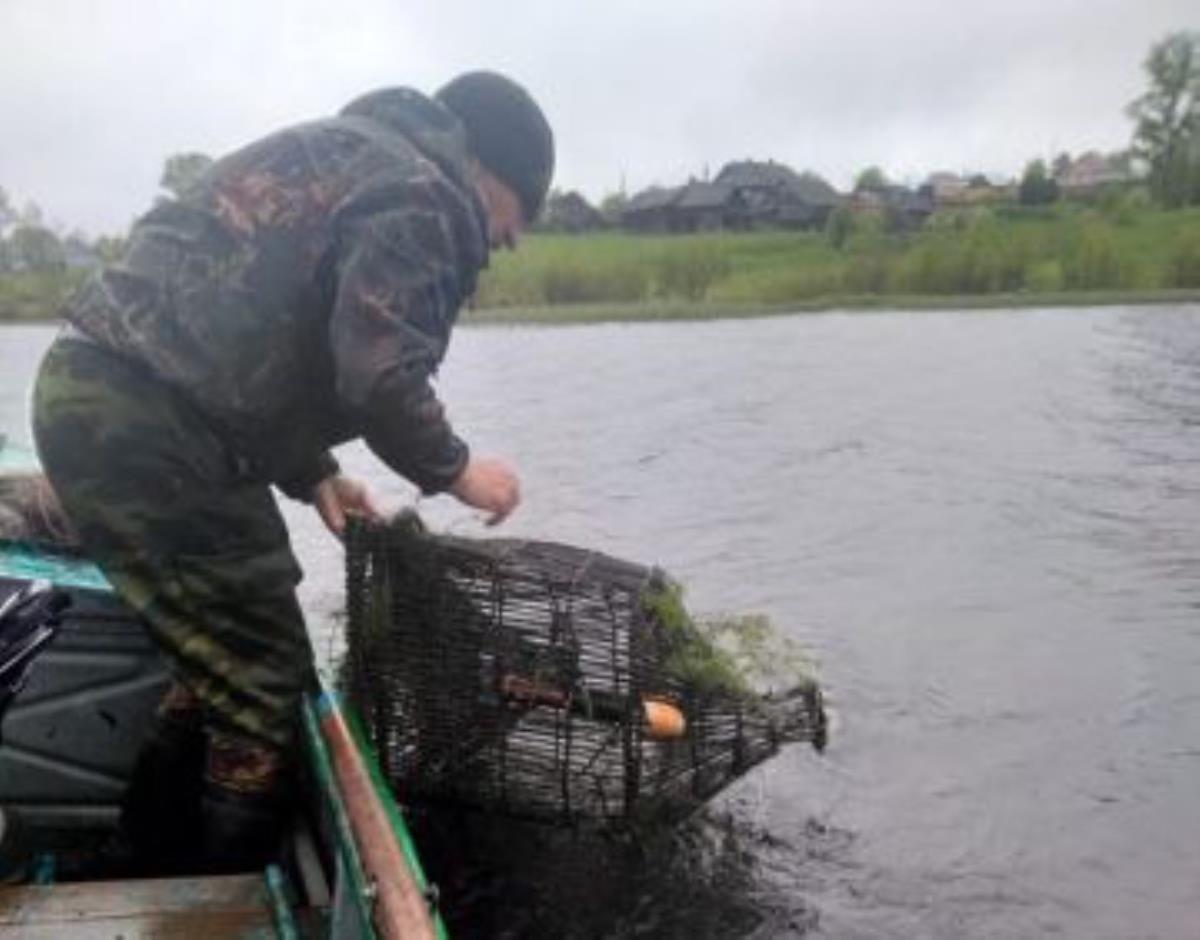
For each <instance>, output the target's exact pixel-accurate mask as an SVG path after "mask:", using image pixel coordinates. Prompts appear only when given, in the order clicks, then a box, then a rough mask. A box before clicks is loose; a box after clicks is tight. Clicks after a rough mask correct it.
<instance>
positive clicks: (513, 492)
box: [449, 457, 521, 525]
mask: <svg viewBox="0 0 1200 940" xmlns="http://www.w3.org/2000/svg"><path fill="white" fill-rule="evenodd" d="M449 492H450V495H451V496H453V497H455V498H456V499H457V500H458V501H459V502H462V503H466V504H467V505H468V506H473V507H475V508H476V509H482V510H483V511H484V512H487V513H489V514H490V515H489V516H488V520H487V524H488V525H499V524H500V523H501V522H503V521H504V520H505V519H507V518H508V516H509V514H510V513H512V511H513V510H514V509H516V508H517V504H518V503H520V502H521V481H520V480H518V479H517V474H516V472H515V471H514V470H513V469H512V467H510V466H509V465H508V464H507V463H505V462H504V461H503V460H497V459H496V458H494V457H483V458H480V459H478V460H476V459H475V458H474V457H472V458H471V459H470V460H469V461H467V465H466V467H464V468H463V472H462V473H460V474H459V475H458V479H457V480H455V481H454V483H453V484H451V486H450V491H449Z"/></svg>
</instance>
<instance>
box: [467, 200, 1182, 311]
mask: <svg viewBox="0 0 1200 940" xmlns="http://www.w3.org/2000/svg"><path fill="white" fill-rule="evenodd" d="M1198 295H1200V210H1189V211H1181V212H1156V211H1153V210H1149V209H1143V210H1141V211H1132V210H1130V209H1129V207H1127V206H1123V205H1120V204H1118V205H1117V206H1115V207H1111V208H1110V209H1109V210H1108V211H1103V210H1100V209H1097V208H1086V207H1077V206H1057V207H1054V208H1053V209H1048V210H1036V211H1030V210H1020V209H1015V208H1014V209H1009V210H1003V209H1001V210H984V211H976V212H966V213H955V214H945V215H941V216H935V217H934V218H933V219H931V220H930V222H929V223H928V224H927V225H926V226H925V227H924V228H922V229H921V230H920V231H917V232H911V233H906V234H885V233H884V232H883V231H881V230H880V228H879V227H878V225H875V224H873V223H871V222H867V223H866V224H864V223H861V222H860V223H858V225H857V226H856V231H854V232H852V233H851V234H850V237H849V238H848V239H847V241H846V242H845V243H844V244H843V246H842V247H841V248H836V247H834V245H833V244H832V243H831V241H830V240H829V239H828V238H826V237H825V235H824V234H823V233H788V232H756V233H745V234H735V233H721V234H712V235H692V236H636V235H625V234H605V235H590V236H547V235H542V236H532V237H530V238H528V239H527V240H526V242H525V243H524V245H523V246H522V250H521V251H520V252H517V253H516V254H503V255H499V256H497V257H496V258H495V259H494V264H493V268H492V269H491V270H489V271H488V272H487V273H486V274H485V276H484V278H483V281H482V283H481V286H480V291H479V295H478V297H477V303H476V307H477V308H478V309H477V310H475V311H473V312H472V313H471V314H469V317H470V318H471V319H473V320H475V321H477V322H513V321H521V322H551V321H556V320H564V321H569V322H584V321H596V320H602V319H603V320H608V319H677V318H699V317H717V316H731V315H754V314H762V313H772V312H780V311H803V310H824V309H832V308H844V309H863V308H868V309H869V308H876V307H879V308H920V309H929V308H942V309H959V308H981V307H1009V306H1064V305H1082V304H1088V305H1090V304H1106V303H1135V302H1136V303H1146V302H1153V301H1158V300H1163V301H1183V300H1194V299H1196V297H1197V296H1198Z"/></svg>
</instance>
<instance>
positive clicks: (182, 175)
mask: <svg viewBox="0 0 1200 940" xmlns="http://www.w3.org/2000/svg"><path fill="white" fill-rule="evenodd" d="M212 165H213V158H212V157H210V156H208V155H207V154H203V153H177V154H174V155H173V156H170V157H167V162H166V163H164V164H163V171H162V177H161V178H160V179H159V181H158V185H159V186H161V187H162V188H163V189H165V190H166V191H167V192H169V193H170V194H171V195H172V196H174V197H175V198H176V199H180V198H182V197H183V195H184V194H185V193H186V192H187V191H188V190H189V189H191V188H192V187H193V186H194V185H195V184H196V182H197V181H198V180H199V179H200V177H201V176H202V175H203V174H204V171H205V170H207V169H208V168H209V167H210V166H212Z"/></svg>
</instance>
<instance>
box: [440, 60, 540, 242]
mask: <svg viewBox="0 0 1200 940" xmlns="http://www.w3.org/2000/svg"><path fill="white" fill-rule="evenodd" d="M434 97H435V98H437V100H438V101H440V102H441V103H442V104H443V105H444V106H445V107H446V108H448V109H449V110H450V111H452V112H454V114H455V116H457V117H458V119H459V120H460V121H462V123H463V126H464V127H465V128H466V131H467V146H468V147H470V149H471V153H473V154H474V155H475V158H476V159H477V160H479V162H480V163H482V164H483V165H484V166H485V167H487V169H488V170H490V171H491V172H492V173H493V174H495V175H496V176H497V177H498V178H499V179H500V180H502V181H503V182H505V183H507V184H508V185H509V186H510V187H511V188H512V190H513V192H515V193H516V194H517V196H518V198H519V199H520V200H521V208H522V210H523V211H524V213H525V219H526V221H527V222H530V221H533V219H534V217H535V216H536V215H537V214H538V211H539V210H540V209H541V208H542V201H543V200H544V199H545V198H546V190H547V189H549V188H550V177H551V176H553V175H554V133H553V132H552V131H551V130H550V125H549V123H547V121H546V116H545V115H544V114H542V109H541V108H539V107H538V106H537V103H536V102H535V101H534V100H533V98H531V97H530V96H529V92H527V91H526V90H525V89H524V88H522V87H521V86H520V85H518V84H517V83H516V82H514V81H513V80H512V79H510V78H505V77H504V76H503V75H499V74H497V73H496V72H467V73H465V74H463V75H460V76H458V78H456V79H454V80H453V81H451V82H450V83H449V84H447V85H445V86H444V87H443V88H441V90H439V91H438V92H437V94H436V95H434Z"/></svg>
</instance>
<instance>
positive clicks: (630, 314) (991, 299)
mask: <svg viewBox="0 0 1200 940" xmlns="http://www.w3.org/2000/svg"><path fill="white" fill-rule="evenodd" d="M1191 303H1200V288H1183V289H1159V290H1115V291H1114V290H1105V291H1071V292H1070V293H1067V292H1063V291H1055V292H1033V291H1022V292H1016V293H996V294H934V295H906V294H864V295H832V296H829V297H818V298H814V299H812V300H807V301H791V302H788V303H784V304H726V303H706V302H704V301H698V302H686V301H678V300H669V301H662V302H659V303H654V302H647V301H642V302H638V303H632V304H559V305H555V306H543V307H493V308H489V309H480V310H467V311H465V312H464V313H463V314H462V316H461V318H460V320H459V325H460V326H501V325H521V326H571V325H579V324H590V323H655V322H679V321H684V322H686V321H702V320H737V319H750V318H754V317H779V316H793V315H799V314H809V313H888V312H905V313H907V312H921V311H962V312H964V313H968V312H971V311H976V310H1019V309H1032V308H1046V309H1072V308H1078V307H1121V306H1156V305H1165V304H1191Z"/></svg>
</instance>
